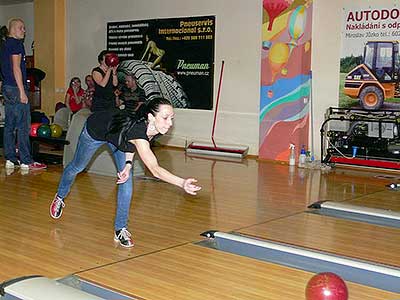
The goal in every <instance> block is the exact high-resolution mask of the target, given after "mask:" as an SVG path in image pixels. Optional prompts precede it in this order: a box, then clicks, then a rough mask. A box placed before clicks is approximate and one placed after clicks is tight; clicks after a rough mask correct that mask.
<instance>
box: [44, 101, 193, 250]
mask: <svg viewBox="0 0 400 300" xmlns="http://www.w3.org/2000/svg"><path fill="white" fill-rule="evenodd" d="M173 118H174V111H173V108H172V105H171V103H170V102H169V101H168V100H166V99H163V98H156V99H153V100H150V101H149V102H148V103H147V104H143V105H141V106H140V109H139V110H138V111H137V112H136V113H127V112H124V111H120V112H112V111H101V112H94V113H93V114H92V115H91V116H89V118H88V120H87V122H86V125H85V126H84V128H83V130H82V133H81V135H80V137H79V141H78V145H77V148H76V152H75V156H74V158H73V160H72V161H71V162H70V163H69V164H68V165H67V166H66V168H65V169H64V172H63V175H62V177H61V181H60V183H59V186H58V190H57V193H56V195H55V196H54V199H53V201H52V203H51V205H50V215H51V217H52V218H54V219H58V218H60V217H61V214H62V211H63V208H64V207H65V197H66V196H67V195H68V193H69V191H70V188H71V185H72V183H73V182H74V180H75V177H76V175H77V174H78V173H80V172H82V171H83V170H84V169H85V167H86V166H87V164H88V163H89V161H90V159H91V158H92V157H93V155H94V154H95V152H96V150H97V149H98V148H99V147H100V146H101V145H103V144H105V143H107V144H108V146H109V147H110V148H111V151H112V153H113V155H114V159H115V163H116V166H117V170H118V173H117V176H118V180H117V184H118V185H119V186H118V197H117V210H116V216H115V223H114V229H115V235H114V240H115V241H116V242H119V244H120V245H121V246H123V247H127V248H129V247H132V246H133V245H134V244H133V241H132V239H131V234H130V233H129V231H128V230H127V223H128V216H129V208H130V203H131V198H132V191H133V182H132V180H131V179H130V177H131V176H132V160H133V156H134V153H136V152H137V153H138V154H139V156H140V158H141V159H142V161H143V163H144V164H145V165H146V167H147V168H148V169H149V170H150V172H151V173H152V174H153V175H154V176H155V177H157V178H159V179H161V180H163V181H165V182H168V183H171V184H174V185H176V186H178V187H181V188H182V189H184V190H185V192H187V193H188V194H191V195H196V192H197V191H199V190H200V189H201V187H199V186H197V185H196V182H197V180H195V179H194V178H186V179H184V178H181V177H178V176H176V175H174V174H172V173H170V172H169V171H167V170H166V169H164V168H162V167H160V166H159V165H158V162H157V159H156V157H155V155H154V153H153V151H152V150H151V148H150V141H151V140H153V139H154V138H155V137H157V136H159V135H162V134H165V133H167V131H168V130H169V128H170V127H171V126H172V120H173ZM128 179H130V180H128Z"/></svg>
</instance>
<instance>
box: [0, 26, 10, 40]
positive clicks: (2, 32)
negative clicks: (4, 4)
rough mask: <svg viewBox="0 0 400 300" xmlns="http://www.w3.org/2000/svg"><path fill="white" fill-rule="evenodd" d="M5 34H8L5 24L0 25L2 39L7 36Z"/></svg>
mask: <svg viewBox="0 0 400 300" xmlns="http://www.w3.org/2000/svg"><path fill="white" fill-rule="evenodd" d="M7 35H8V29H7V26H5V25H4V26H1V28H0V38H1V39H2V40H5V39H6V37H7Z"/></svg>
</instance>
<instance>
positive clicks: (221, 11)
mask: <svg viewBox="0 0 400 300" xmlns="http://www.w3.org/2000/svg"><path fill="white" fill-rule="evenodd" d="M66 13H67V17H66V18H67V20H66V23H67V28H66V31H67V43H66V45H67V46H66V47H67V51H66V53H67V57H66V62H67V63H66V74H67V75H66V80H67V81H68V80H69V79H70V78H71V77H72V76H76V75H78V76H80V77H81V78H82V79H83V77H84V76H85V74H88V73H90V72H91V69H92V68H93V67H94V66H96V65H97V54H98V53H99V52H100V50H102V49H104V48H105V43H106V24H107V22H109V21H122V20H141V19H152V18H167V17H181V16H201V15H216V49H215V63H216V65H215V82H214V95H215V96H214V103H215V100H216V94H217V88H218V78H219V71H220V66H221V60H225V70H224V78H223V86H222V90H221V98H220V107H219V117H218V122H217V129H216V134H215V135H216V141H217V142H222V143H224V142H225V143H230V144H241V145H248V146H250V152H251V153H252V154H257V151H258V110H259V94H260V91H259V89H260V88H259V87H260V55H261V53H260V43H261V29H260V24H261V21H262V20H261V19H262V17H261V15H262V4H261V1H259V0H248V1H243V0H219V1H215V0H204V1H195V0H186V1H184V0H175V1H163V0H147V1H132V0H119V1H114V2H110V1H108V0H99V1H96V2H95V4H94V2H93V1H90V0H70V1H67V8H66ZM212 117H213V112H212V111H203V110H177V111H176V119H175V120H176V122H175V126H174V129H173V130H172V132H171V135H170V136H169V138H168V141H167V142H168V143H169V144H170V145H175V146H184V145H185V142H186V141H191V140H195V141H210V136H211V128H212ZM193 120H195V121H193Z"/></svg>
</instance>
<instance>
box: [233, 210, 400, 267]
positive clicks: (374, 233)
mask: <svg viewBox="0 0 400 300" xmlns="http://www.w3.org/2000/svg"><path fill="white" fill-rule="evenodd" d="M238 232H239V233H241V234H245V235H250V236H254V237H258V238H261V239H267V240H272V241H277V242H282V243H287V244H291V245H296V246H300V247H305V248H310V249H315V250H319V251H324V252H329V253H333V254H337V255H342V256H346V257H350V258H356V259H362V260H368V261H371V262H376V263H380V264H386V265H391V266H395V267H400V229H399V228H393V227H386V226H380V225H374V224H369V223H365V222H357V221H351V220H345V219H341V218H335V217H329V216H323V215H316V214H311V213H307V212H303V213H299V214H295V215H292V216H288V217H285V218H280V219H277V220H274V221H271V222H267V223H263V224H259V225H255V226H250V227H247V228H243V229H241V230H239V231H238Z"/></svg>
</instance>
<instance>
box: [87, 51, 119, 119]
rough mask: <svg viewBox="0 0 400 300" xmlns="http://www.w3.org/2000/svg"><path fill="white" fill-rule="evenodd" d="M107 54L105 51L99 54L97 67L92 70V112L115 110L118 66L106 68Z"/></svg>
mask: <svg viewBox="0 0 400 300" xmlns="http://www.w3.org/2000/svg"><path fill="white" fill-rule="evenodd" d="M107 54H109V51H107V50H103V51H101V52H100V53H99V55H98V57H97V60H98V62H99V66H97V67H96V68H94V69H93V70H92V77H93V80H94V93H93V103H92V107H91V110H92V111H93V112H95V111H113V110H116V102H115V94H114V88H115V87H116V86H117V85H118V77H117V69H118V65H114V66H108V65H107V64H106V59H105V58H106V55H107Z"/></svg>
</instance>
